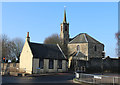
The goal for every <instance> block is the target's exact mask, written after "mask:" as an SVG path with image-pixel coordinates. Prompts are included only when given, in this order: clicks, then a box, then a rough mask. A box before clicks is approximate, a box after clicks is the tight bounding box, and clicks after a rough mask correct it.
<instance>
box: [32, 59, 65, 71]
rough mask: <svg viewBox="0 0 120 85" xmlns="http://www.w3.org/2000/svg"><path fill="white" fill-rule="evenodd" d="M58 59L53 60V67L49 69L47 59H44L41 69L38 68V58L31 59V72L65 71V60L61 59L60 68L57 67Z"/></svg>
mask: <svg viewBox="0 0 120 85" xmlns="http://www.w3.org/2000/svg"><path fill="white" fill-rule="evenodd" d="M57 67H58V60H54V68H53V69H49V59H44V67H43V69H39V59H33V73H47V72H66V71H67V62H66V60H62V69H58V68H57Z"/></svg>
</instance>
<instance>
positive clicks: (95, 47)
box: [88, 43, 104, 58]
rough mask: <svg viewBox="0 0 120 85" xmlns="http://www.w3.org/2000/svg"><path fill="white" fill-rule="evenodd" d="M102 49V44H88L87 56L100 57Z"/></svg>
mask: <svg viewBox="0 0 120 85" xmlns="http://www.w3.org/2000/svg"><path fill="white" fill-rule="evenodd" d="M103 51H104V45H103V44H96V43H89V44H88V57H89V58H102V57H103V56H102V52H103Z"/></svg>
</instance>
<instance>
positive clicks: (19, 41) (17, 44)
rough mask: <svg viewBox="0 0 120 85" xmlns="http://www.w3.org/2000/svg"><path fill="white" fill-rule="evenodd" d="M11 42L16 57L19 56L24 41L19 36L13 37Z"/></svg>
mask: <svg viewBox="0 0 120 85" xmlns="http://www.w3.org/2000/svg"><path fill="white" fill-rule="evenodd" d="M12 42H13V44H14V48H15V54H16V57H19V56H20V53H21V51H22V48H23V45H24V41H23V39H21V38H14V39H13V40H12Z"/></svg>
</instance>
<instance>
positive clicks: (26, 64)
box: [19, 10, 104, 74]
mask: <svg viewBox="0 0 120 85" xmlns="http://www.w3.org/2000/svg"><path fill="white" fill-rule="evenodd" d="M60 29H61V30H60V40H61V42H62V45H63V47H64V48H65V49H64V51H63V50H62V49H61V48H60V46H59V45H58V44H57V45H53V44H40V43H35V42H31V41H30V37H29V32H28V33H27V37H26V41H25V44H24V47H23V49H22V52H21V55H20V66H19V67H20V69H25V71H26V72H27V73H30V74H32V73H46V72H66V71H68V68H69V69H71V68H72V69H74V70H81V69H84V70H85V68H86V67H87V63H86V61H89V60H90V59H92V58H99V59H101V58H103V57H104V44H102V43H101V42H99V41H97V40H96V39H94V38H93V37H91V36H90V35H88V34H87V33H80V34H78V35H77V36H75V37H73V38H70V37H69V23H67V19H66V10H64V19H63V22H62V23H61V26H60Z"/></svg>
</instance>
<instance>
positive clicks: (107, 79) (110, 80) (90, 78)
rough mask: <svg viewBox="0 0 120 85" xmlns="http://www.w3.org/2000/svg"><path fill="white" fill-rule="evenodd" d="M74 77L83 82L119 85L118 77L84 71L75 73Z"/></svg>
mask: <svg viewBox="0 0 120 85" xmlns="http://www.w3.org/2000/svg"><path fill="white" fill-rule="evenodd" d="M75 74H76V79H78V81H80V82H84V83H92V84H110V85H120V77H118V76H105V75H95V74H85V73H75Z"/></svg>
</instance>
